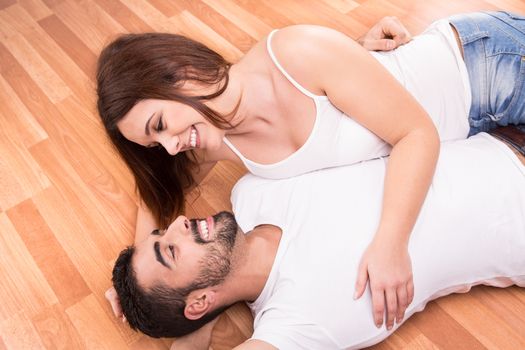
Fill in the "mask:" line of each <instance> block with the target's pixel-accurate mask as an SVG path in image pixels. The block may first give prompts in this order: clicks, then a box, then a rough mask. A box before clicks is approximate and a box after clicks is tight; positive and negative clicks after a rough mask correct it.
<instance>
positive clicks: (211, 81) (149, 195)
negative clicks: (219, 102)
mask: <svg viewBox="0 0 525 350" xmlns="http://www.w3.org/2000/svg"><path fill="white" fill-rule="evenodd" d="M230 66H231V64H230V63H229V62H227V61H226V60H225V59H224V58H223V57H222V56H221V55H219V54H218V53H216V52H214V51H213V50H211V49H209V48H208V47H206V46H205V45H203V44H201V43H199V42H196V41H194V40H191V39H189V38H186V37H184V36H181V35H176V34H167V33H144V34H125V35H122V36H120V37H118V38H117V39H116V40H114V41H113V42H112V43H110V44H109V45H108V46H106V47H105V48H104V50H102V52H101V54H100V57H99V59H98V67H97V95H98V101H97V108H98V113H99V114H100V118H101V119H102V122H103V124H104V127H105V129H106V132H107V134H108V136H109V138H110V139H111V141H112V142H113V145H114V146H115V148H116V149H117V151H118V152H119V154H120V156H121V157H122V158H123V159H124V161H125V162H126V164H127V166H128V167H129V169H130V170H131V172H132V173H133V176H134V177H135V183H136V186H137V189H138V192H139V195H140V196H141V199H142V201H143V202H144V203H145V204H146V206H147V207H148V208H149V209H150V210H151V212H152V213H153V215H154V217H155V219H156V220H157V222H158V224H159V225H160V227H165V226H167V225H168V224H169V223H170V221H171V220H172V219H173V217H174V215H176V214H178V213H180V212H181V211H182V210H183V209H184V190H186V189H188V188H189V187H191V186H192V185H194V184H195V181H194V179H193V177H192V171H194V170H197V169H198V164H197V163H196V162H195V160H194V159H195V158H194V157H190V156H188V154H186V152H181V153H178V154H177V155H175V156H171V155H170V154H169V153H167V152H166V151H165V150H164V149H163V148H161V147H155V148H147V147H143V146H141V145H138V144H136V143H133V142H131V141H129V140H127V139H126V138H125V137H124V136H123V135H122V134H121V133H120V131H119V129H118V127H117V123H118V122H119V121H120V120H121V119H122V118H124V116H125V115H126V114H127V113H128V112H129V111H130V110H131V109H132V108H133V106H135V105H136V104H137V103H138V102H140V101H142V100H145V99H160V100H171V101H176V102H180V103H184V104H186V105H188V106H190V107H192V108H194V109H195V110H196V111H198V112H199V113H201V114H202V115H203V116H204V117H205V118H206V119H207V120H209V121H210V122H211V123H212V124H213V125H215V126H216V127H219V128H221V129H227V128H229V127H231V125H230V124H229V123H228V122H227V121H226V119H225V117H224V116H222V115H220V114H218V113H217V112H215V111H214V110H212V109H211V108H209V107H208V106H206V105H205V104H204V101H207V100H210V99H213V98H215V97H217V96H219V95H221V94H222V93H223V92H224V90H226V87H227V86H228V80H229V75H228V72H229V69H230ZM187 81H193V82H197V83H200V84H203V85H208V86H217V87H218V88H217V90H216V91H215V92H214V93H212V94H209V95H204V96H187V95H184V94H182V93H181V92H180V87H181V86H182V85H183V84H184V83H185V82H187Z"/></svg>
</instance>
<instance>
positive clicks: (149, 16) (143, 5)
mask: <svg viewBox="0 0 525 350" xmlns="http://www.w3.org/2000/svg"><path fill="white" fill-rule="evenodd" d="M121 1H122V2H123V3H124V5H126V6H127V7H128V8H129V9H130V10H131V11H133V12H134V13H136V14H137V16H138V17H139V18H140V19H142V20H143V21H144V22H146V23H147V24H148V25H150V26H151V28H153V30H154V31H157V32H165V33H174V34H182V33H181V29H182V28H177V27H176V26H174V25H173V24H171V23H170V22H169V20H168V18H167V17H166V16H164V14H163V13H162V12H161V11H159V10H158V9H157V8H155V6H153V5H152V4H150V3H149V2H148V1H146V0H121Z"/></svg>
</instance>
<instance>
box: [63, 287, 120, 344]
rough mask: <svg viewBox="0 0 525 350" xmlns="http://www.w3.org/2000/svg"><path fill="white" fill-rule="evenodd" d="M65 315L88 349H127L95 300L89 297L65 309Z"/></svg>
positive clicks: (113, 325)
mask: <svg viewBox="0 0 525 350" xmlns="http://www.w3.org/2000/svg"><path fill="white" fill-rule="evenodd" d="M66 314H67V315H68V316H69V319H70V321H71V323H72V324H73V326H74V327H75V328H76V330H77V332H78V333H80V334H82V338H83V340H84V342H85V344H86V348H88V349H98V350H105V349H107V350H118V349H127V348H128V347H127V345H126V343H125V342H124V340H123V339H122V337H120V335H119V332H118V331H117V329H116V327H115V324H114V322H111V321H110V319H109V318H108V316H107V314H106V313H105V312H104V310H103V309H102V307H101V306H100V304H99V303H98V301H97V299H95V297H94V296H93V295H89V296H87V297H86V298H84V299H83V300H82V301H80V302H79V303H77V304H76V305H74V306H72V307H70V308H68V309H66Z"/></svg>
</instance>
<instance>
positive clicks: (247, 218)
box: [231, 174, 295, 232]
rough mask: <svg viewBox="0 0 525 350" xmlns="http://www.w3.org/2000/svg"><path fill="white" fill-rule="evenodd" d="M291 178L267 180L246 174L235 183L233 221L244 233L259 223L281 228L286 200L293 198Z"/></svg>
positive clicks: (232, 195) (287, 205)
mask: <svg viewBox="0 0 525 350" xmlns="http://www.w3.org/2000/svg"><path fill="white" fill-rule="evenodd" d="M294 183H295V180H294V179H286V180H278V181H276V180H269V179H263V178H260V177H258V176H255V175H252V174H247V175H245V176H243V177H242V178H241V179H240V180H239V181H238V182H237V184H235V186H234V188H233V190H232V194H231V202H232V208H233V212H234V214H235V218H236V220H237V223H238V224H239V226H240V228H241V229H242V230H243V231H244V232H248V231H251V230H252V229H253V228H254V227H256V226H257V225H261V224H272V225H276V226H279V227H281V228H282V227H283V225H284V224H285V218H286V213H287V211H288V209H289V203H288V201H289V200H290V199H291V198H293V197H292V193H293V191H294V187H295V186H294Z"/></svg>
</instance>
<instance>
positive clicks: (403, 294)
mask: <svg viewBox="0 0 525 350" xmlns="http://www.w3.org/2000/svg"><path fill="white" fill-rule="evenodd" d="M407 306H408V292H407V287H406V286H405V285H402V286H400V287H399V288H397V315H396V322H397V323H401V321H403V317H405V310H406V308H407Z"/></svg>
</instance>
